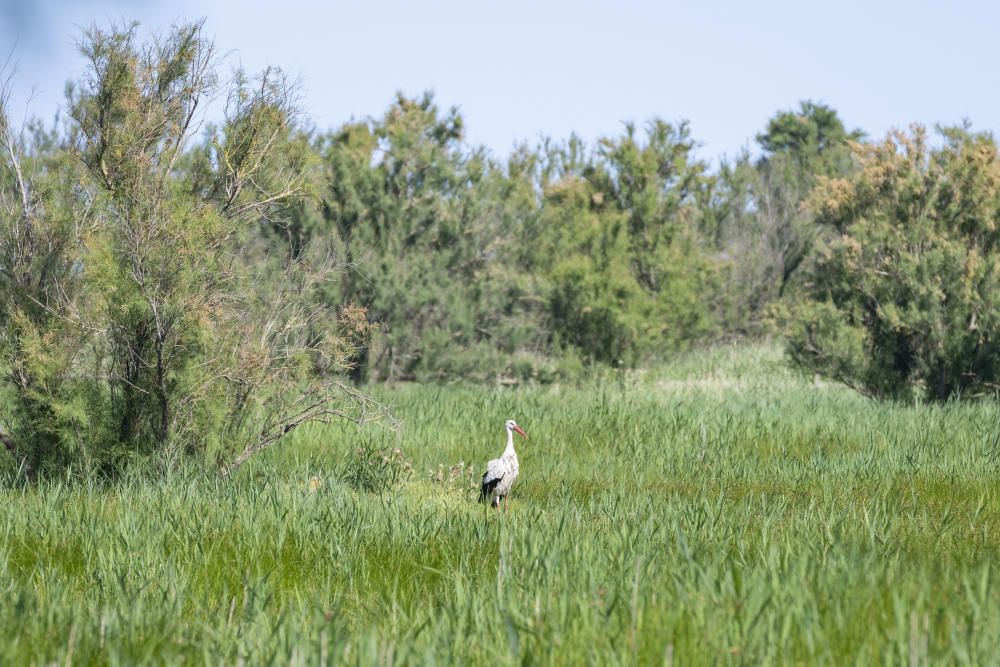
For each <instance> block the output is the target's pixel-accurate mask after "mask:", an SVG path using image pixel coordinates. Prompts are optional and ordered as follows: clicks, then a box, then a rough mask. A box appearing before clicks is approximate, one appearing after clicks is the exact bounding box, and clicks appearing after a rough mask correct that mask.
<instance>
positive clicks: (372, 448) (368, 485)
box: [339, 438, 413, 494]
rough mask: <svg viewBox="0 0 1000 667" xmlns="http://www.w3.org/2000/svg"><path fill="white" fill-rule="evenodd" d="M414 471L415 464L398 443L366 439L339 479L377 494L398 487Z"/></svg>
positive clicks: (358, 488) (342, 470) (349, 460)
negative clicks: (384, 442) (408, 459)
mask: <svg viewBox="0 0 1000 667" xmlns="http://www.w3.org/2000/svg"><path fill="white" fill-rule="evenodd" d="M412 474H413V464H412V463H410V462H409V461H407V460H406V457H405V456H404V455H403V451H402V450H401V449H400V448H399V447H392V448H389V447H385V446H383V445H381V444H377V443H376V442H375V440H374V439H372V438H368V439H367V440H364V441H363V442H362V444H361V445H359V446H358V447H357V448H355V450H354V455H353V456H351V457H349V458H348V459H347V460H346V462H345V463H344V464H343V467H342V469H341V471H340V475H339V477H340V481H342V482H344V483H345V484H347V485H348V486H350V487H352V488H354V489H356V490H358V491H366V492H368V493H374V494H385V493H390V492H393V491H397V490H398V489H399V488H400V487H401V486H402V485H403V484H405V483H406V482H407V481H408V480H409V479H410V477H411V476H412Z"/></svg>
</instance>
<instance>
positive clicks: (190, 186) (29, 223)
mask: <svg viewBox="0 0 1000 667" xmlns="http://www.w3.org/2000/svg"><path fill="white" fill-rule="evenodd" d="M81 49H82V52H83V54H84V56H85V57H86V58H87V60H88V63H89V66H88V70H87V73H86V75H85V76H84V77H83V79H82V80H81V81H79V82H78V83H77V84H75V85H74V86H72V87H71V88H70V92H69V125H68V127H67V128H66V129H65V130H64V131H62V132H58V133H55V134H52V135H47V134H44V133H42V132H41V131H36V133H35V135H36V136H35V138H34V140H33V141H28V140H25V139H24V138H22V137H21V136H19V135H18V134H17V133H15V132H13V131H12V130H11V128H10V126H9V125H8V124H7V120H6V116H5V114H2V113H0V117H3V119H4V120H3V121H0V131H2V138H3V144H4V146H5V148H6V149H7V151H6V158H7V159H6V161H5V163H4V166H3V168H2V169H0V179H2V186H3V187H2V188H0V192H2V193H3V194H2V197H0V198H2V200H3V202H4V204H5V206H4V209H3V211H2V215H3V219H2V221H0V258H2V262H3V263H2V267H3V272H2V274H3V276H4V279H3V282H2V283H0V353H2V358H0V359H2V360H0V370H2V371H3V380H4V382H5V383H7V384H8V385H9V386H11V387H13V388H14V394H13V395H14V397H15V398H14V401H13V409H12V414H11V415H9V416H7V418H6V419H5V422H7V424H6V426H7V427H8V428H9V429H10V431H11V433H10V439H11V441H12V442H13V443H14V445H12V447H11V449H12V451H14V453H15V457H16V458H18V459H20V460H21V461H22V462H23V464H24V465H25V467H26V468H27V469H28V470H31V471H41V470H44V469H57V468H64V467H66V466H69V465H75V466H77V467H82V468H84V469H90V470H97V471H103V472H106V473H114V472H116V471H118V470H120V469H121V468H122V466H123V465H124V464H126V463H127V462H128V461H130V460H133V459H135V458H136V457H146V456H149V455H156V456H158V457H159V458H160V460H163V461H167V462H169V461H170V460H172V459H175V458H176V457H178V456H180V455H184V454H190V453H196V454H199V455H202V456H206V457H208V458H209V459H210V460H218V461H220V462H221V461H224V460H233V457H234V456H235V457H236V458H235V463H236V464H238V463H240V462H242V461H243V460H245V459H246V458H247V457H248V456H250V455H252V454H253V453H254V452H256V451H259V449H261V448H264V447H266V446H268V445H270V444H272V443H273V442H275V441H277V440H279V439H280V438H281V437H282V436H284V434H286V433H287V432H288V431H289V430H291V429H292V428H295V426H297V425H298V424H300V423H303V422H304V421H309V420H312V419H322V418H325V417H326V416H327V415H330V414H332V413H331V407H330V406H331V402H332V401H333V400H334V397H335V396H337V395H338V392H337V386H336V385H335V383H333V382H331V380H330V379H329V373H326V377H319V376H318V375H317V373H316V372H315V371H316V370H317V369H322V370H324V371H331V370H336V369H338V368H343V367H344V366H345V365H346V359H347V357H348V356H349V354H350V339H349V337H346V336H339V335H337V326H336V323H335V321H334V320H335V316H330V315H328V312H327V311H329V310H330V309H329V308H327V307H326V306H323V305H321V302H320V300H319V298H318V291H319V290H320V288H321V286H322V284H323V283H324V282H325V277H326V276H327V275H328V273H329V271H328V269H327V268H326V267H323V266H315V265H309V264H308V263H307V262H306V261H304V260H302V259H300V258H288V257H284V258H282V257H278V256H271V255H270V252H269V251H265V252H260V251H259V248H258V246H259V244H258V242H257V240H258V238H259V236H260V232H259V229H260V224H259V223H260V221H261V220H262V219H265V220H266V219H273V218H274V217H275V216H278V215H280V213H281V210H282V207H287V206H288V205H289V204H290V203H292V202H294V201H295V200H296V199H297V198H299V197H301V196H302V195H303V194H304V192H305V178H306V176H307V174H308V173H309V172H308V168H307V162H308V160H309V159H310V156H311V154H310V153H309V152H308V150H305V149H308V144H307V143H305V142H303V141H302V140H301V139H300V138H299V135H298V134H297V133H296V131H295V129H294V126H295V104H294V89H293V87H291V86H290V85H289V84H288V81H287V80H286V79H285V77H284V76H283V75H282V74H281V73H280V72H278V71H276V70H268V71H266V72H264V73H263V74H262V75H260V76H259V77H256V78H248V77H245V76H244V75H242V74H237V76H236V78H235V80H234V81H233V82H232V84H231V86H230V89H229V103H228V105H227V108H226V121H225V123H224V124H223V125H221V126H219V127H218V128H215V129H213V130H211V131H210V132H209V133H208V136H207V138H206V140H205V141H204V142H203V143H202V144H201V145H199V146H194V147H192V146H190V145H189V144H191V143H192V142H193V141H194V129H195V128H196V127H197V123H198V118H199V116H198V113H197V112H198V109H199V108H200V107H201V106H203V104H204V103H205V100H207V99H208V98H210V97H212V96H213V95H215V94H216V93H217V92H218V91H219V86H220V84H219V81H218V77H217V76H216V74H215V66H216V63H215V57H214V55H213V48H212V44H211V43H210V41H208V40H207V39H206V38H205V37H204V36H203V35H202V28H201V25H200V24H189V25H182V26H180V27H177V28H175V29H174V30H173V31H171V32H170V33H169V34H166V35H162V36H158V37H154V38H153V39H151V40H149V41H147V42H142V41H141V40H140V39H139V37H138V30H137V27H136V26H135V25H127V26H123V27H119V28H113V29H111V30H107V31H105V30H100V29H96V28H95V29H92V30H90V31H88V32H87V33H86V34H85V36H84V39H83V41H82V47H81ZM340 315H341V320H342V324H343V328H345V329H353V330H357V329H358V328H359V327H360V328H361V329H362V330H363V329H364V328H366V327H367V324H366V323H365V318H364V314H363V312H358V311H357V310H356V309H343V310H341V311H340ZM331 322H334V326H330V324H331ZM350 396H351V397H352V398H354V397H356V394H353V393H352V394H351V395H350Z"/></svg>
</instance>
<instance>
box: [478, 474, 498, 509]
mask: <svg viewBox="0 0 1000 667" xmlns="http://www.w3.org/2000/svg"><path fill="white" fill-rule="evenodd" d="M503 477H504V476H503V475H500V476H498V477H490V471H488V470H487V471H486V473H485V474H484V475H483V486H482V488H481V489H480V490H479V502H484V501H485V500H486V499H487V498H488V497H489V495H490V494H491V493H493V489H495V488H497V484H499V483H500V480H501V479H503Z"/></svg>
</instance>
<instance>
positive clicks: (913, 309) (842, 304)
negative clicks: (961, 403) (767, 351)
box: [788, 127, 1000, 400]
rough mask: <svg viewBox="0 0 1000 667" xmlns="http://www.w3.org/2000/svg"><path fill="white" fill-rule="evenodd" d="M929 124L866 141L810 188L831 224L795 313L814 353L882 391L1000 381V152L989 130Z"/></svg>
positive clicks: (817, 361) (952, 389) (794, 327)
mask: <svg viewBox="0 0 1000 667" xmlns="http://www.w3.org/2000/svg"><path fill="white" fill-rule="evenodd" d="M942 135H943V141H944V143H943V145H942V146H941V147H939V148H932V147H931V146H930V145H929V144H928V140H927V134H926V132H925V130H924V129H923V128H921V127H915V128H913V130H912V131H911V132H910V133H903V132H892V133H891V134H890V135H889V136H888V137H887V138H886V139H885V140H884V141H881V142H878V143H874V144H864V145H861V144H859V145H856V146H855V156H856V159H857V160H858V162H859V169H858V170H857V171H856V172H855V173H854V174H852V175H851V176H849V177H846V178H838V179H826V180H824V181H823V182H822V183H821V185H820V187H819V188H818V189H817V190H816V191H815V192H814V193H813V195H812V205H813V207H814V209H815V211H816V213H817V216H818V221H819V222H820V224H822V225H823V226H825V227H826V228H827V229H828V230H829V240H827V241H826V242H825V243H824V244H823V246H822V247H821V249H820V251H819V253H818V255H817V258H816V261H815V264H814V265H813V266H812V267H811V270H810V271H809V274H808V279H807V281H806V283H805V285H804V288H803V290H802V292H801V295H800V298H799V299H798V300H797V301H796V303H795V304H794V306H793V307H792V309H791V311H790V315H789V330H788V344H789V352H790V354H791V356H792V358H793V359H794V360H795V361H796V362H797V363H798V364H799V365H800V366H802V367H804V368H806V369H809V370H812V371H815V372H818V373H820V374H822V375H825V376H828V377H832V378H835V379H837V380H840V381H842V382H844V383H846V384H848V385H850V386H852V387H854V388H855V389H857V390H858V391H860V392H862V393H865V394H868V395H872V396H880V397H898V398H906V397H910V396H912V395H914V394H917V395H920V396H923V397H926V398H928V399H936V400H944V399H947V398H949V397H952V396H958V395H975V394H982V393H995V392H996V390H997V388H998V386H1000V340H998V339H997V336H996V331H997V327H998V325H1000V247H998V241H1000V156H998V154H997V146H996V143H995V141H994V140H993V139H992V137H990V136H989V135H985V134H974V133H971V132H969V131H967V130H966V129H948V130H944V131H943V132H942Z"/></svg>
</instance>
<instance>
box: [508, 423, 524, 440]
mask: <svg viewBox="0 0 1000 667" xmlns="http://www.w3.org/2000/svg"><path fill="white" fill-rule="evenodd" d="M504 426H506V427H507V432H508V433H510V432H511V431H517V434H518V435H519V436H521V437H522V438H524V439H525V440H527V439H528V434H527V433H525V432H524V431H523V430H521V427H520V426H518V425H517V422H516V421H514V420H513V419H508V420H507V423H506V424H504Z"/></svg>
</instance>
